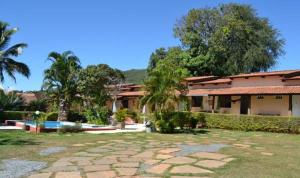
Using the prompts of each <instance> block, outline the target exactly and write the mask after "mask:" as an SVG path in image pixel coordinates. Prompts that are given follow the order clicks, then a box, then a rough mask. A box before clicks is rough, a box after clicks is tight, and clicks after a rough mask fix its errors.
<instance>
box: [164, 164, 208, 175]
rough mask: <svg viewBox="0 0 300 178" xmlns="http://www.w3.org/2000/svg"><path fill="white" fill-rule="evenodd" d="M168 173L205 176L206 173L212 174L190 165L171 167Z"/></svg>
mask: <svg viewBox="0 0 300 178" xmlns="http://www.w3.org/2000/svg"><path fill="white" fill-rule="evenodd" d="M170 173H174V174H207V173H213V172H212V171H210V170H207V169H202V168H199V167H195V166H190V165H183V166H176V167H173V168H172V169H171V171H170Z"/></svg>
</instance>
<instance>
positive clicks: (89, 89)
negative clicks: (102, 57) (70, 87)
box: [78, 64, 125, 106]
mask: <svg viewBox="0 0 300 178" xmlns="http://www.w3.org/2000/svg"><path fill="white" fill-rule="evenodd" d="M124 80H125V77H124V75H123V73H122V72H121V71H120V70H118V69H113V68H111V67H109V66H108V65H106V64H99V65H89V66H87V67H86V68H85V69H81V71H80V73H79V81H78V91H79V93H80V95H81V97H82V99H83V100H84V101H85V103H86V104H89V105H88V106H104V105H105V102H106V101H107V100H108V99H110V93H109V92H110V91H109V88H108V86H110V85H116V84H119V83H122V82H124Z"/></svg>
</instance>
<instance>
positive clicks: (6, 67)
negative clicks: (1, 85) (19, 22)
mask: <svg viewBox="0 0 300 178" xmlns="http://www.w3.org/2000/svg"><path fill="white" fill-rule="evenodd" d="M17 31H18V29H17V28H13V29H8V24H7V23H4V22H1V21H0V82H4V73H6V74H7V75H8V76H9V77H10V78H12V79H13V80H14V81H16V78H15V73H19V74H21V75H23V76H25V77H27V78H28V77H29V76H30V70H29V68H28V66H27V65H26V64H24V63H22V62H18V61H16V60H15V59H14V57H18V56H19V55H20V54H21V53H22V50H23V48H25V47H27V44H25V43H18V44H15V45H13V46H11V47H8V45H9V42H10V40H11V37H12V35H13V34H15V33H16V32H17Z"/></svg>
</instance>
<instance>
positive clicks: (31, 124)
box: [5, 120, 117, 132]
mask: <svg viewBox="0 0 300 178" xmlns="http://www.w3.org/2000/svg"><path fill="white" fill-rule="evenodd" d="M5 123H6V124H7V125H14V126H17V127H20V128H25V130H28V131H30V132H36V131H37V130H38V132H40V131H43V132H44V131H45V132H52V131H56V130H58V129H60V128H62V127H63V126H75V125H76V123H75V122H67V121H44V122H39V123H38V128H36V122H35V121H21V120H6V121H5ZM41 126H42V127H41ZM81 129H82V130H83V131H97V130H116V129H117V128H116V127H115V126H109V125H94V124H87V123H82V124H81Z"/></svg>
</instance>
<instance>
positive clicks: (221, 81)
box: [199, 78, 231, 84]
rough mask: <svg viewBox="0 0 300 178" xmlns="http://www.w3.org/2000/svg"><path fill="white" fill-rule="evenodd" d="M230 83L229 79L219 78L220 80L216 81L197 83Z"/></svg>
mask: <svg viewBox="0 0 300 178" xmlns="http://www.w3.org/2000/svg"><path fill="white" fill-rule="evenodd" d="M230 82H231V79H229V78H220V79H216V80H210V81H204V82H199V84H217V83H230Z"/></svg>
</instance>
